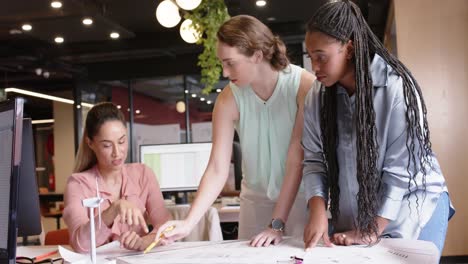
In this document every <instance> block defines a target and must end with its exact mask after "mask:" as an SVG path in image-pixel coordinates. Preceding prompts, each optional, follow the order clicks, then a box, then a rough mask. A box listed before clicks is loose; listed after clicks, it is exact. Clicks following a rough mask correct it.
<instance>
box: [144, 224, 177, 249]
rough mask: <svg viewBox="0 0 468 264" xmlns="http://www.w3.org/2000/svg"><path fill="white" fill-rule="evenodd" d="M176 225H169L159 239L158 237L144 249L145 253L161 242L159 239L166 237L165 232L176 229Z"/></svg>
mask: <svg viewBox="0 0 468 264" xmlns="http://www.w3.org/2000/svg"><path fill="white" fill-rule="evenodd" d="M174 228H175V226H168V227H167V228H166V229H164V231H163V232H162V233H161V235H160V236H159V237H158V239H156V240H155V241H154V242H153V243H151V244H150V245H149V246H148V247H147V248H146V249H145V251H143V254H146V253H148V252H149V251H150V250H152V249H153V248H154V247H155V246H156V245H157V244H158V243H159V240H161V238H163V237H164V233H165V232H168V231H171V230H172V229H174Z"/></svg>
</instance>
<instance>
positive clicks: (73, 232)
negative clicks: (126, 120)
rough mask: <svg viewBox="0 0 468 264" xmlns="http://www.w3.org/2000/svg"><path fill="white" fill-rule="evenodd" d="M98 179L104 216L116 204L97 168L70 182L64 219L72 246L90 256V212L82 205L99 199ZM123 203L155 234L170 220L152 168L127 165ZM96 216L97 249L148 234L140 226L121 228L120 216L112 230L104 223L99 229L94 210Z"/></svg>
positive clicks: (74, 175)
mask: <svg viewBox="0 0 468 264" xmlns="http://www.w3.org/2000/svg"><path fill="white" fill-rule="evenodd" d="M96 179H97V183H98V189H99V195H100V197H101V198H103V199H104V202H103V203H102V204H101V213H102V212H103V211H104V210H106V209H107V208H109V206H110V205H111V204H112V203H113V202H114V200H113V199H112V196H111V193H110V192H109V191H108V189H107V188H106V185H105V184H104V182H103V180H102V177H101V175H100V174H99V171H98V169H97V167H96V166H94V167H93V168H91V169H89V170H87V171H84V172H80V173H73V174H72V175H71V176H70V177H69V179H68V182H67V187H66V190H65V208H64V211H63V219H64V221H65V223H66V224H67V226H68V231H69V233H70V244H71V246H72V247H73V249H75V250H76V251H78V252H88V251H89V248H90V245H91V241H90V225H89V211H88V210H89V209H88V208H85V207H83V205H82V203H81V201H82V200H83V199H86V198H91V197H96V196H97V193H96V192H97V188H96ZM121 199H125V200H127V201H129V202H131V203H132V204H134V205H136V206H137V207H138V208H139V209H140V210H141V212H143V215H144V216H145V218H146V219H148V220H149V222H150V223H151V224H152V225H153V227H154V231H156V230H157V229H158V227H159V226H160V225H162V224H163V223H165V222H166V221H167V220H169V219H170V214H169V212H168V211H167V210H166V208H165V206H164V200H163V197H162V194H161V190H160V189H159V184H158V182H157V180H156V176H155V175H154V173H153V171H152V170H151V169H150V168H148V167H147V166H145V165H143V164H139V163H132V164H124V166H123V167H122V193H121ZM94 215H95V218H94V223H95V230H96V246H100V245H103V244H105V243H107V242H110V241H113V240H117V239H119V237H120V235H121V234H122V233H124V232H125V231H128V230H134V231H136V232H137V233H138V234H139V235H144V234H145V233H144V231H143V228H142V227H141V226H137V227H130V226H129V225H127V224H122V223H121V222H120V216H117V217H116V218H115V219H114V223H113V225H112V226H111V227H107V226H106V225H105V224H104V223H102V224H101V226H99V216H98V208H96V209H95V212H94Z"/></svg>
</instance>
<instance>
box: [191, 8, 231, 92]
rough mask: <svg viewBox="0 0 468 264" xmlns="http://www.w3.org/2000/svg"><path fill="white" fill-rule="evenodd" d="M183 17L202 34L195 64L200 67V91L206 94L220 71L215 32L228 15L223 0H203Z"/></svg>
mask: <svg viewBox="0 0 468 264" xmlns="http://www.w3.org/2000/svg"><path fill="white" fill-rule="evenodd" d="M184 18H185V19H190V20H192V23H193V25H194V26H195V28H196V30H197V31H198V32H200V35H201V36H202V37H201V38H200V39H199V40H198V41H197V44H201V45H203V52H202V53H201V54H200V55H199V56H198V64H197V65H198V66H200V67H201V82H202V83H203V84H204V85H205V88H203V91H202V93H204V94H208V93H209V92H210V91H211V90H212V89H213V88H214V85H215V84H216V83H217V82H218V81H219V78H220V75H221V72H222V67H221V62H220V61H219V60H218V58H217V57H216V41H217V38H216V33H217V32H218V29H219V27H220V26H221V25H222V24H223V23H224V22H225V21H226V20H228V19H229V18H230V16H229V14H228V12H227V8H226V5H225V4H224V0H203V1H202V2H201V4H200V5H199V6H198V7H197V8H196V9H194V10H193V11H191V12H187V13H186V14H185V15H184Z"/></svg>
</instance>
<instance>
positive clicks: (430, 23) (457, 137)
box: [394, 0, 468, 255]
mask: <svg viewBox="0 0 468 264" xmlns="http://www.w3.org/2000/svg"><path fill="white" fill-rule="evenodd" d="M394 4H395V20H396V32H397V34H396V37H397V48H398V56H399V58H400V60H402V61H403V62H404V63H405V64H406V65H407V66H408V68H409V69H410V70H411V71H412V72H413V74H414V76H415V77H416V79H417V80H418V82H419V84H420V85H421V87H422V90H423V93H424V96H425V100H426V104H427V106H428V112H429V115H428V118H429V126H430V129H431V138H432V144H433V149H434V151H435V152H436V154H437V156H438V159H439V161H440V163H441V167H442V170H443V172H444V174H445V177H446V179H447V183H448V187H449V191H450V197H451V199H452V202H453V204H454V205H455V207H456V209H457V213H456V214H455V216H454V218H452V220H451V221H450V223H449V230H448V235H447V240H446V243H445V250H444V252H443V254H444V255H468V226H467V223H466V220H465V219H467V218H468V202H467V197H468V196H467V195H466V192H467V191H468V176H467V175H466V174H467V173H468V155H467V151H466V150H467V149H468V140H467V138H466V132H465V131H467V130H468V122H467V121H468V120H467V119H468V47H467V46H466V43H468V30H467V29H466V27H467V26H468V1H466V0H450V1H437V0H411V1H408V0H395V1H394Z"/></svg>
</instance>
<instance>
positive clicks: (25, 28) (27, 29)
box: [21, 24, 32, 31]
mask: <svg viewBox="0 0 468 264" xmlns="http://www.w3.org/2000/svg"><path fill="white" fill-rule="evenodd" d="M21 28H22V29H23V30H24V31H31V29H32V26H31V25H30V24H24V25H22V26H21Z"/></svg>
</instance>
